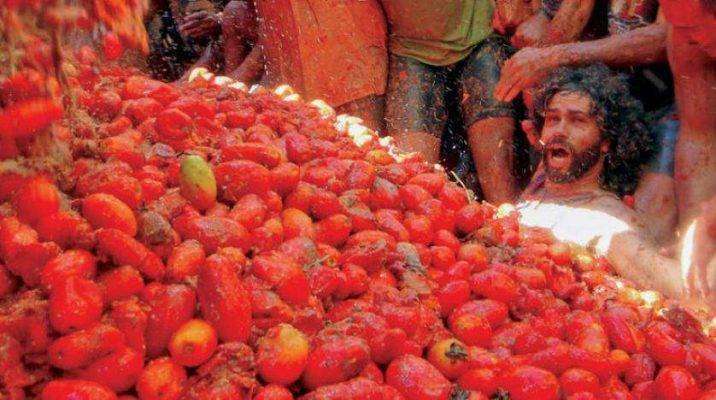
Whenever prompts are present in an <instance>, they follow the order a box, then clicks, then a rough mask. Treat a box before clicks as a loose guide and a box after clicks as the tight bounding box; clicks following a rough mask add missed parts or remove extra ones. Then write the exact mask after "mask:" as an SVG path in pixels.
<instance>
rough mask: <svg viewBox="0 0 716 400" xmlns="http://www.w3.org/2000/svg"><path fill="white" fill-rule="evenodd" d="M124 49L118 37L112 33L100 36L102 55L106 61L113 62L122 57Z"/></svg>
mask: <svg viewBox="0 0 716 400" xmlns="http://www.w3.org/2000/svg"><path fill="white" fill-rule="evenodd" d="M122 53H124V48H123V46H122V43H121V42H120V41H119V37H117V35H116V34H115V33H113V32H107V33H105V34H104V36H102V54H104V58H105V60H107V61H115V60H117V59H119V58H120V57H122Z"/></svg>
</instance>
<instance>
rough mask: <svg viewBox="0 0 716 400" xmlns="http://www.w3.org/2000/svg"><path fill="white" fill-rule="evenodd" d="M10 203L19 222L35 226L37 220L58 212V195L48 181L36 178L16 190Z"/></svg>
mask: <svg viewBox="0 0 716 400" xmlns="http://www.w3.org/2000/svg"><path fill="white" fill-rule="evenodd" d="M12 203H13V206H14V207H15V210H17V214H18V217H19V218H20V220H21V221H23V222H26V223H29V224H35V223H36V222H37V221H38V220H39V219H41V218H43V217H46V216H48V215H50V214H53V213H56V212H57V211H59V209H60V195H59V191H58V190H57V187H56V186H55V185H54V184H52V183H51V182H50V181H49V180H47V179H46V178H43V177H36V178H33V179H31V180H29V181H27V183H25V185H23V186H22V187H20V188H19V189H18V191H17V192H16V193H15V196H13V199H12Z"/></svg>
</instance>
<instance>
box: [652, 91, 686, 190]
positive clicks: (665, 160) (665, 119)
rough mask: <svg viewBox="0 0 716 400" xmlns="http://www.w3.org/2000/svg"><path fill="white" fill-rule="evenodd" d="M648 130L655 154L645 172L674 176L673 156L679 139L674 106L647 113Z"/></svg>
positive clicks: (677, 120)
mask: <svg viewBox="0 0 716 400" xmlns="http://www.w3.org/2000/svg"><path fill="white" fill-rule="evenodd" d="M648 117H649V120H650V121H651V124H650V129H651V130H652V134H653V135H654V139H655V150H656V151H655V152H654V155H653V157H652V159H651V160H650V162H649V164H648V166H647V171H649V172H654V173H659V174H664V175H668V176H674V154H675V152H676V140H677V139H678V137H679V127H680V123H679V119H678V115H677V111H676V106H674V105H671V106H668V107H664V108H663V109H661V110H657V111H654V112H652V113H649V116H648Z"/></svg>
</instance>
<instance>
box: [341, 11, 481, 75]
mask: <svg viewBox="0 0 716 400" xmlns="http://www.w3.org/2000/svg"><path fill="white" fill-rule="evenodd" d="M354 1H358V0H354ZM382 3H383V8H384V10H385V13H386V15H387V17H388V23H389V25H390V37H389V50H390V52H391V53H393V54H397V55H399V56H404V57H411V58H414V59H416V60H418V61H420V62H423V63H425V64H429V65H437V66H443V65H450V64H453V63H456V62H458V61H460V60H462V59H463V58H465V57H467V55H468V54H470V51H472V49H473V47H475V46H476V45H477V44H478V43H480V42H481V41H482V40H484V39H485V38H486V37H487V36H488V35H490V34H491V33H492V25H491V22H492V12H493V6H492V2H491V1H490V0H382Z"/></svg>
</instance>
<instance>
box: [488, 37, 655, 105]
mask: <svg viewBox="0 0 716 400" xmlns="http://www.w3.org/2000/svg"><path fill="white" fill-rule="evenodd" d="M666 32H667V27H666V24H664V23H655V24H652V25H649V26H646V27H643V28H637V29H634V30H632V31H630V32H626V33H623V34H620V35H613V36H610V37H608V38H604V39H600V40H593V41H589V42H576V43H565V44H560V45H556V46H552V47H547V48H526V49H522V50H520V51H519V52H517V54H515V55H514V56H512V58H510V59H509V60H508V61H507V62H506V63H505V65H504V67H503V68H502V75H501V79H500V82H499V83H498V84H497V88H496V89H495V96H496V97H497V98H498V99H499V100H501V101H512V99H514V98H515V97H517V95H518V94H519V93H520V92H521V91H522V90H524V89H526V88H529V87H532V86H534V85H535V84H537V83H538V82H540V81H541V80H542V79H544V77H545V76H547V74H549V72H550V71H552V70H553V69H555V68H557V67H561V66H567V65H569V66H572V65H586V64H592V63H595V62H602V63H605V64H607V65H609V66H612V67H623V66H633V65H645V64H652V63H655V62H659V61H664V60H666Z"/></svg>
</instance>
